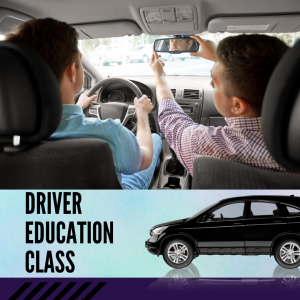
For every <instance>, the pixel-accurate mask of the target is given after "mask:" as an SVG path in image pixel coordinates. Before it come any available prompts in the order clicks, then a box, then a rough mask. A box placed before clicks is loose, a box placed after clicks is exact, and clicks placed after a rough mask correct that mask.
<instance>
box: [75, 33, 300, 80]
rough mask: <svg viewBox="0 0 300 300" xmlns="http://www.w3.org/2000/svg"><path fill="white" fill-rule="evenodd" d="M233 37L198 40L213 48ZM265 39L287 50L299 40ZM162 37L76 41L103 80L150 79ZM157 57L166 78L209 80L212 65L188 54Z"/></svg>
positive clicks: (295, 36) (297, 35)
mask: <svg viewBox="0 0 300 300" xmlns="http://www.w3.org/2000/svg"><path fill="white" fill-rule="evenodd" d="M234 35H238V34H232V33H227V32H226V33H208V32H204V33H201V34H199V36H201V38H203V39H208V40H211V41H213V42H214V43H215V44H216V45H218V43H219V42H220V41H221V40H222V39H224V38H225V37H227V36H234ZM268 35H271V36H276V37H278V38H280V39H281V40H283V41H284V42H285V43H286V44H287V45H288V46H292V45H294V44H295V42H296V41H297V40H298V39H299V38H300V32H297V33H296V32H294V33H276V34H275V33H274V34H268ZM166 37H172V36H166V35H163V36H158V35H153V36H151V35H146V34H141V35H139V36H124V37H117V38H102V39H89V40H80V41H79V49H80V51H81V52H82V53H83V54H84V55H85V56H86V57H87V58H88V59H89V60H90V61H91V62H92V64H93V65H94V66H95V67H96V68H97V69H98V70H99V72H101V74H103V75H104V76H136V75H153V72H152V70H151V69H150V67H149V60H150V57H151V53H152V51H153V43H154V41H155V40H156V39H158V38H166ZM199 51H201V48H200V49H199ZM159 54H160V55H161V58H162V59H163V60H164V61H165V62H166V65H165V71H166V74H167V75H173V76H174V75H191V76H210V71H211V68H212V66H213V64H214V63H213V62H212V61H208V60H206V59H203V58H199V57H195V56H191V55H190V54H189V53H181V54H169V53H159Z"/></svg>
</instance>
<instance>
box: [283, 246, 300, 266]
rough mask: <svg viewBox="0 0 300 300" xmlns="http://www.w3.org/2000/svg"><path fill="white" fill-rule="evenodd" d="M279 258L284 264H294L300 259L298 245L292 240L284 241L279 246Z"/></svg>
mask: <svg viewBox="0 0 300 300" xmlns="http://www.w3.org/2000/svg"><path fill="white" fill-rule="evenodd" d="M279 254H280V259H281V260H282V261H283V262H284V263H286V264H289V265H291V264H295V263H297V262H298V261H299V259H300V247H299V246H298V245H297V244H295V243H292V242H289V243H285V244H284V245H283V246H282V247H281V248H280V252H279Z"/></svg>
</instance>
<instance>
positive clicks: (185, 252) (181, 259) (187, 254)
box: [163, 239, 194, 269]
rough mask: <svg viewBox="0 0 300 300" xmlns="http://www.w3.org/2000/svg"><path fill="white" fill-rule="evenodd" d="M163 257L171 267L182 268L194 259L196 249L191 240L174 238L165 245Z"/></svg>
mask: <svg viewBox="0 0 300 300" xmlns="http://www.w3.org/2000/svg"><path fill="white" fill-rule="evenodd" d="M173 253H174V254H173ZM176 253H177V254H176ZM163 257H164V260H165V262H166V263H167V264H168V265H169V266H170V267H172V268H176V269H181V268H184V267H186V266H188V265H189V264H190V263H191V262H192V261H193V259H194V249H193V247H192V245H191V244H190V243H189V242H187V241H185V240H181V239H174V240H171V241H169V242H168V243H167V244H166V245H165V246H164V249H163Z"/></svg>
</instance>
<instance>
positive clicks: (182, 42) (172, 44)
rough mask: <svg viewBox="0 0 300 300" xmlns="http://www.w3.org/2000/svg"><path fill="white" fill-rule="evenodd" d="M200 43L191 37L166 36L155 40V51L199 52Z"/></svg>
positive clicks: (174, 52)
mask: <svg viewBox="0 0 300 300" xmlns="http://www.w3.org/2000/svg"><path fill="white" fill-rule="evenodd" d="M198 50H199V44H198V42H197V41H196V40H194V39H191V38H165V39H157V40H155V42H154V51H156V52H168V53H173V54H176V53H178V54H179V53H182V52H197V51H198Z"/></svg>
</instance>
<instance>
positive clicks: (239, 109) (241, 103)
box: [231, 97, 248, 117]
mask: <svg viewBox="0 0 300 300" xmlns="http://www.w3.org/2000/svg"><path fill="white" fill-rule="evenodd" d="M247 108H248V103H247V102H246V101H245V100H243V99H241V98H238V97H232V107H231V112H232V113H233V114H235V115H236V116H237V117H238V116H239V115H242V114H244V113H245V112H246V110H247Z"/></svg>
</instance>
